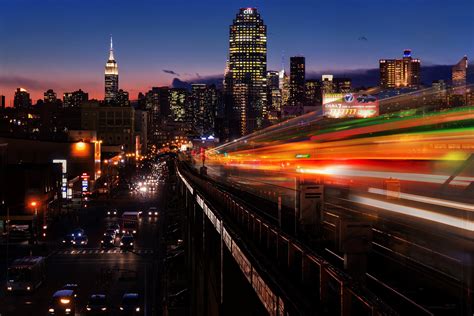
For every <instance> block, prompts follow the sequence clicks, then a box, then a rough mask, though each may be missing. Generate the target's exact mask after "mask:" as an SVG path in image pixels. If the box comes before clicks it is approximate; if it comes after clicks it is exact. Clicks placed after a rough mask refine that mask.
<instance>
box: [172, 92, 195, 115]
mask: <svg viewBox="0 0 474 316" xmlns="http://www.w3.org/2000/svg"><path fill="white" fill-rule="evenodd" d="M187 99H188V92H187V91H186V89H182V88H172V89H171V90H170V110H171V119H172V120H173V121H174V122H181V123H185V122H191V120H192V116H191V113H190V112H191V111H190V109H188V108H186V105H187Z"/></svg>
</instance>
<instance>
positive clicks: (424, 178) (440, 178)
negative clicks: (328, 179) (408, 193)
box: [296, 167, 474, 187]
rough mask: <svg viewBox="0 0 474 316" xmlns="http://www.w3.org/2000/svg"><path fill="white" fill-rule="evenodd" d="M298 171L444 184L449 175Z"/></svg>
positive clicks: (463, 182) (459, 180) (466, 181)
mask: <svg viewBox="0 0 474 316" xmlns="http://www.w3.org/2000/svg"><path fill="white" fill-rule="evenodd" d="M296 172H298V173H302V174H318V175H332V176H344V177H366V178H377V179H390V178H392V179H394V180H405V181H413V182H426V183H438V184H443V183H445V182H446V180H448V178H449V176H447V175H436V174H423V173H406V172H383V171H363V170H351V169H348V168H331V167H328V168H323V169H313V168H299V169H296ZM473 181H474V177H456V178H454V180H453V181H451V182H450V184H452V185H458V186H463V187H466V186H468V185H470V184H471V182H473Z"/></svg>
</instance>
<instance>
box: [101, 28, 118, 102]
mask: <svg viewBox="0 0 474 316" xmlns="http://www.w3.org/2000/svg"><path fill="white" fill-rule="evenodd" d="M118 90H119V77H118V65H117V62H116V61H115V58H114V47H113V43H112V37H110V51H109V60H107V63H106V64H105V98H104V100H105V102H106V103H112V102H115V101H116V100H117V93H118Z"/></svg>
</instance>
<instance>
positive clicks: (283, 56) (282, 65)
mask: <svg viewBox="0 0 474 316" xmlns="http://www.w3.org/2000/svg"><path fill="white" fill-rule="evenodd" d="M281 70H283V71H284V70H285V51H284V50H282V51H281Z"/></svg>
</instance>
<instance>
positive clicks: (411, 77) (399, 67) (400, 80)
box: [379, 49, 421, 88]
mask: <svg viewBox="0 0 474 316" xmlns="http://www.w3.org/2000/svg"><path fill="white" fill-rule="evenodd" d="M420 63H421V62H420V60H419V59H416V58H412V57H411V50H409V49H407V50H405V51H404V52H403V58H402V59H380V60H379V68H380V86H381V87H383V88H402V87H417V86H419V85H420Z"/></svg>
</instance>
